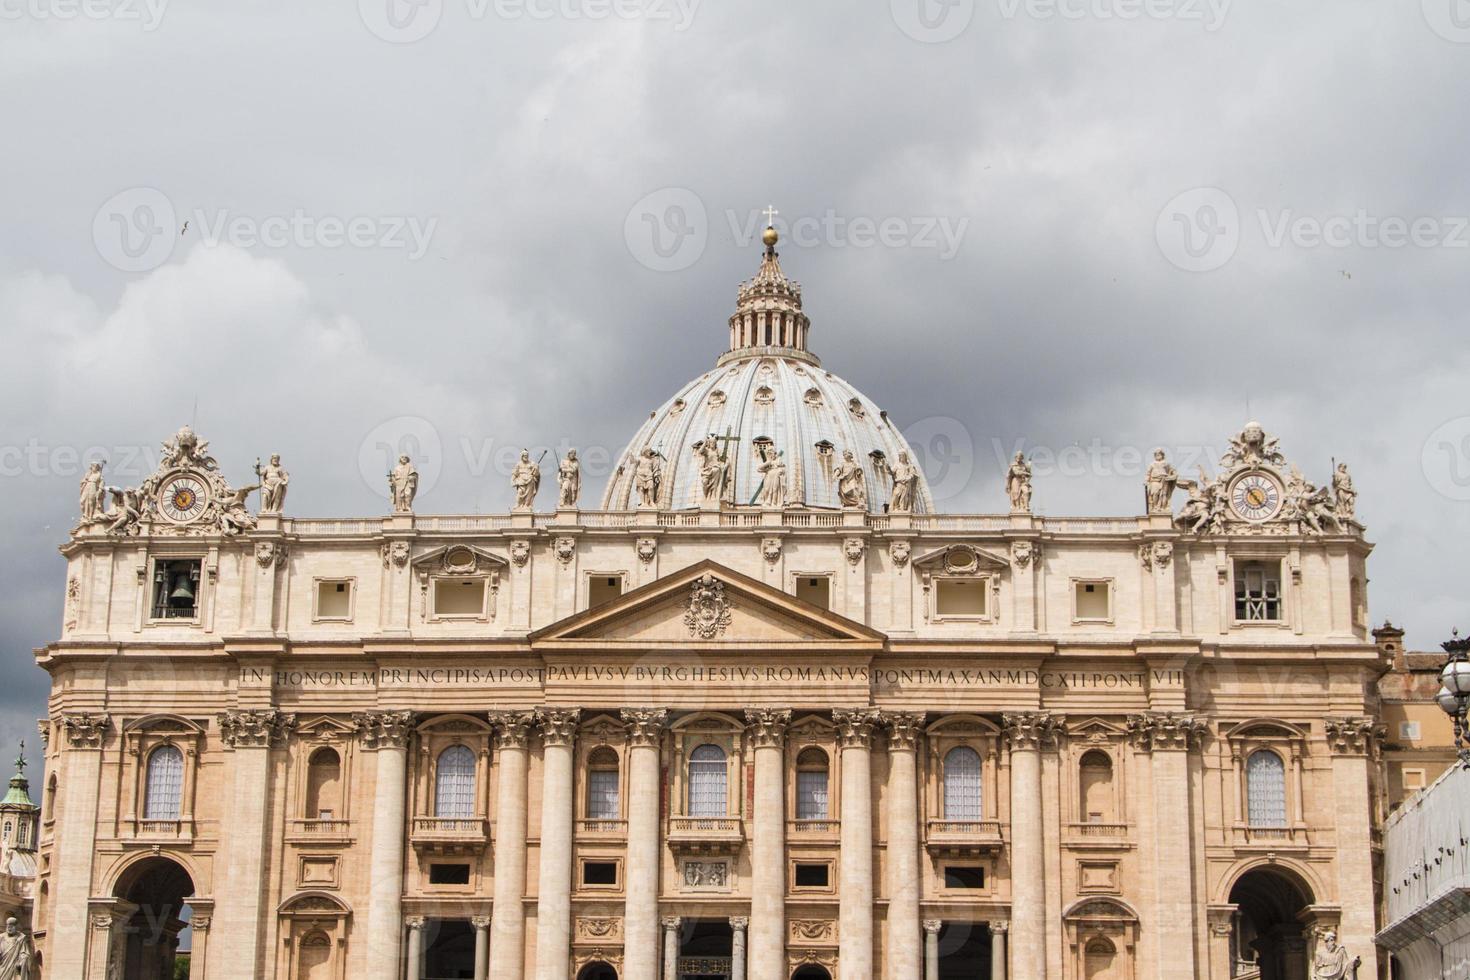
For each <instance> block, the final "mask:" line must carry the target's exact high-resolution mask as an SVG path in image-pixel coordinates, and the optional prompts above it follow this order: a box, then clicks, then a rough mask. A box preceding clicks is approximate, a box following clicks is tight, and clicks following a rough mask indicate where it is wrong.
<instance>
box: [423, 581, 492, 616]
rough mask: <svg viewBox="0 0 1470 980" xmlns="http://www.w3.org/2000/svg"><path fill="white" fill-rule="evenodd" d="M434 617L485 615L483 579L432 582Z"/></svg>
mask: <svg viewBox="0 0 1470 980" xmlns="http://www.w3.org/2000/svg"><path fill="white" fill-rule="evenodd" d="M434 615H435V616H483V615H485V580H484V579H438V580H436V581H435V582H434Z"/></svg>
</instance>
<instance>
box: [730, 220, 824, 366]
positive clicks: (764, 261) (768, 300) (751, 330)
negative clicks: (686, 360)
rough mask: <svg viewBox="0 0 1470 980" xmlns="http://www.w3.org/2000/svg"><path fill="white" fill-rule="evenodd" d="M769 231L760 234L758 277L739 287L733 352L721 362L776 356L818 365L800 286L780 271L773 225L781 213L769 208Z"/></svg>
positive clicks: (732, 329)
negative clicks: (809, 341)
mask: <svg viewBox="0 0 1470 980" xmlns="http://www.w3.org/2000/svg"><path fill="white" fill-rule="evenodd" d="M762 213H763V214H764V215H765V216H766V230H765V231H764V232H763V233H762V234H761V241H762V242H763V243H764V244H765V246H766V250H765V254H764V255H762V256H761V264H760V268H759V269H757V270H756V273H755V276H754V277H753V278H751V279H749V280H747V281H746V282H743V283H741V284H740V290H739V294H738V300H737V302H736V305H735V313H734V314H733V315H732V316H731V317H730V350H729V352H728V353H727V354H725V356H724V357H722V358H721V359H720V360H721V362H722V363H723V362H724V361H725V360H728V359H731V358H733V357H754V356H759V355H763V354H777V355H780V356H783V357H798V358H801V359H803V360H810V361H813V362H815V361H816V358H815V357H813V356H812V355H811V354H810V352H808V350H807V333H808V332H809V331H810V330H811V321H810V320H809V319H807V316H806V314H805V313H803V312H802V311H801V284H800V283H796V282H792V281H791V280H790V279H787V278H786V274H785V273H784V272H782V271H781V261H780V255H779V253H778V252H777V251H776V243H777V242H779V241H780V240H781V235H780V233H779V232H778V231H776V226H775V224H774V222H775V220H776V215H778V214H780V213H781V212H780V211H778V210H777V209H776V206H775V205H774V204H771V205H767V206H766V209H765V211H764V212H762Z"/></svg>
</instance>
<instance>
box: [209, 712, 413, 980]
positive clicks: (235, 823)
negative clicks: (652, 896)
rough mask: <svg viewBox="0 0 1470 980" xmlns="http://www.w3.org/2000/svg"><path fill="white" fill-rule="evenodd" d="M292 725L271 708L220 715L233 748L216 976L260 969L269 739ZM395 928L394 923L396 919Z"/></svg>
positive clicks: (217, 925) (226, 739)
mask: <svg viewBox="0 0 1470 980" xmlns="http://www.w3.org/2000/svg"><path fill="white" fill-rule="evenodd" d="M295 726H296V716H295V715H283V714H281V713H280V712H277V711H273V710H269V709H267V710H260V711H229V712H226V713H224V714H222V715H220V716H219V729H220V735H221V737H223V739H224V743H225V745H226V746H228V747H229V748H230V749H231V750H232V752H231V754H230V765H229V768H230V774H231V777H232V784H233V785H232V788H231V794H230V804H229V813H230V818H229V819H228V820H226V821H223V822H222V823H221V828H222V830H223V834H224V839H223V840H222V841H221V842H220V850H221V851H222V852H223V854H224V857H225V861H224V866H225V867H226V868H229V873H228V875H227V881H228V887H226V888H225V889H223V891H222V892H220V893H216V897H215V929H216V931H217V933H218V936H217V939H216V941H217V942H218V943H219V945H220V946H221V947H222V948H224V949H228V950H229V951H230V954H229V956H228V957H216V958H215V960H214V963H215V967H216V969H215V976H224V975H226V974H227V973H228V974H229V975H231V976H234V975H239V974H240V973H242V972H244V973H252V972H253V973H256V974H259V973H261V972H262V968H261V965H260V964H261V949H260V946H261V940H262V935H263V932H264V929H265V920H266V909H265V892H266V888H265V853H266V847H267V841H268V840H269V834H270V818H269V815H270V798H271V792H270V790H271V786H270V755H271V743H272V742H274V741H277V740H279V739H281V738H284V737H285V736H286V733H288V732H289V731H290V730H291V729H292V728H294V727H295ZM395 928H396V923H395Z"/></svg>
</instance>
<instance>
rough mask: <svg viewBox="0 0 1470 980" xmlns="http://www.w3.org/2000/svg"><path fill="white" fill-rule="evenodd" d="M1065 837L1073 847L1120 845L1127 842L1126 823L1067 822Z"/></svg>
mask: <svg viewBox="0 0 1470 980" xmlns="http://www.w3.org/2000/svg"><path fill="white" fill-rule="evenodd" d="M1067 838H1068V843H1069V844H1071V845H1072V846H1074V847H1089V846H1091V847H1121V846H1124V845H1126V844H1127V843H1128V825H1127V824H1126V823H1102V822H1099V821H1088V822H1086V823H1069V824H1067Z"/></svg>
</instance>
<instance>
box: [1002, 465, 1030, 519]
mask: <svg viewBox="0 0 1470 980" xmlns="http://www.w3.org/2000/svg"><path fill="white" fill-rule="evenodd" d="M1006 496H1007V497H1010V498H1011V513H1012V514H1029V513H1031V464H1030V463H1029V462H1027V461H1026V454H1025V453H1016V458H1015V459H1013V460H1011V468H1010V469H1008V470H1006Z"/></svg>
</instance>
